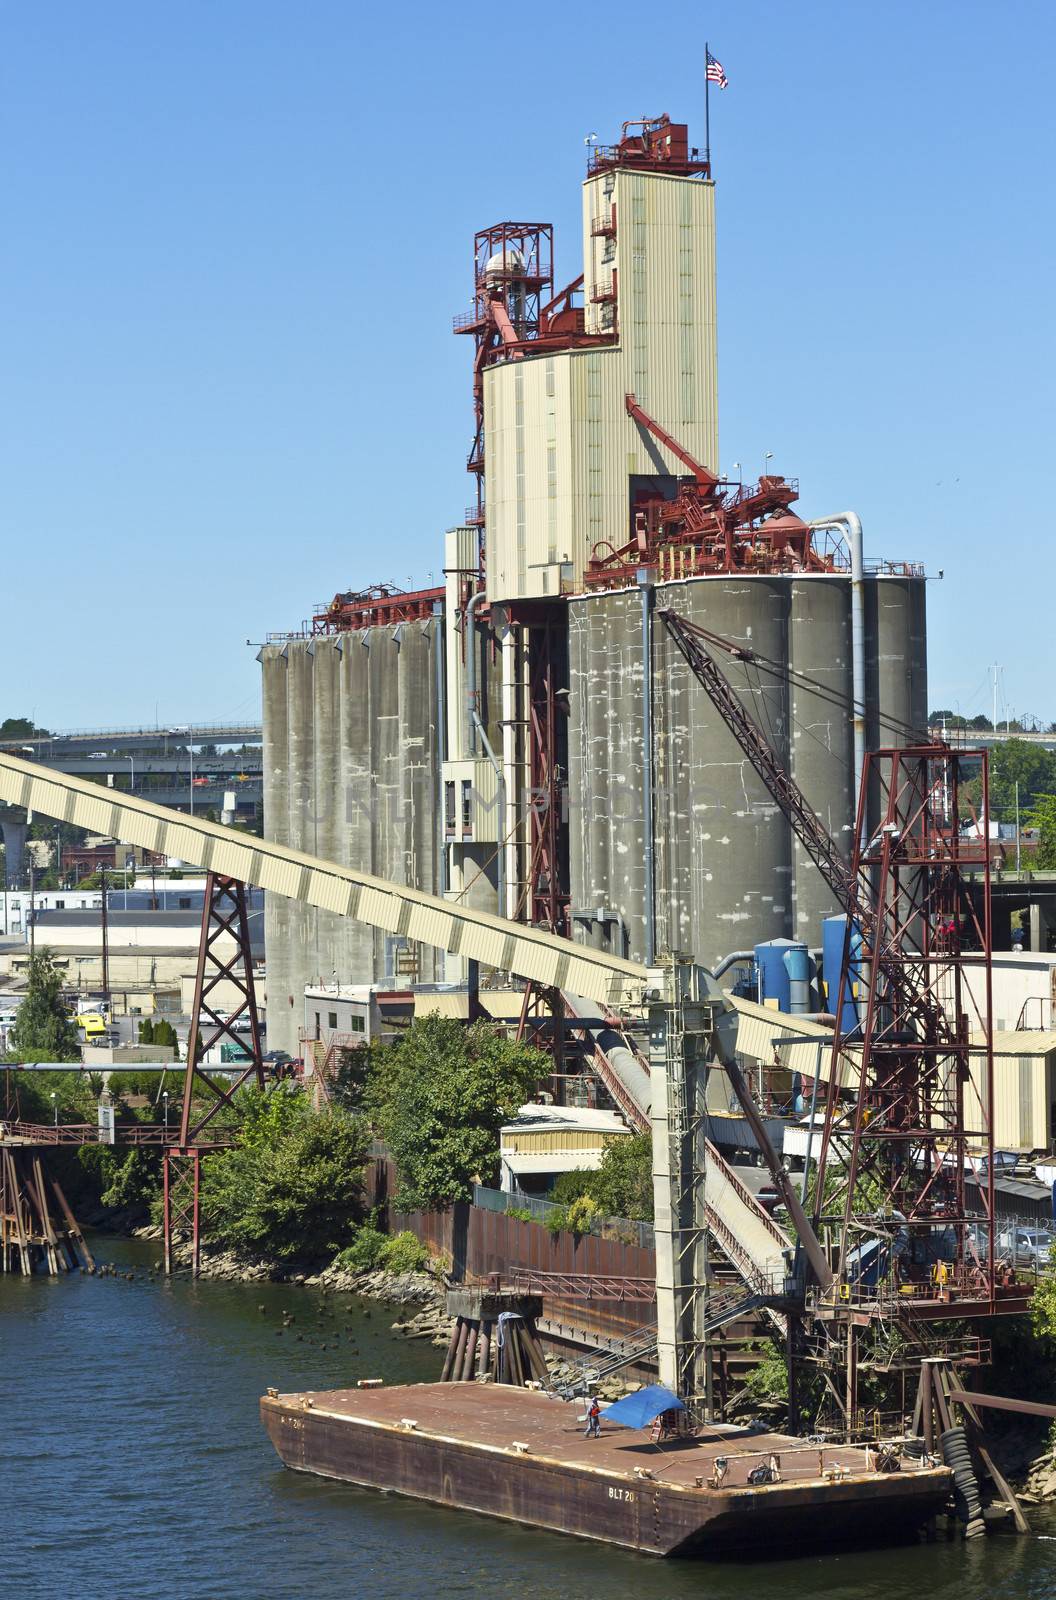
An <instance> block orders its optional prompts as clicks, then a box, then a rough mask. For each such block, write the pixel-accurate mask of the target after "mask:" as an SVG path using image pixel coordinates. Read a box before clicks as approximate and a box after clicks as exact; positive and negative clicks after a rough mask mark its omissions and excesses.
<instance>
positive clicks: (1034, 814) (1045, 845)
mask: <svg viewBox="0 0 1056 1600" xmlns="http://www.w3.org/2000/svg"><path fill="white" fill-rule="evenodd" d="M1023 820H1024V821H1025V823H1026V826H1027V827H1028V828H1037V830H1038V848H1037V853H1036V854H1035V857H1034V865H1035V866H1036V867H1038V868H1040V869H1041V870H1042V871H1043V872H1048V871H1051V870H1052V869H1053V868H1056V794H1042V795H1039V796H1038V798H1037V800H1036V801H1035V803H1034V805H1033V806H1032V807H1031V808H1030V810H1029V811H1028V813H1027V815H1026V817H1025V818H1024V819H1023Z"/></svg>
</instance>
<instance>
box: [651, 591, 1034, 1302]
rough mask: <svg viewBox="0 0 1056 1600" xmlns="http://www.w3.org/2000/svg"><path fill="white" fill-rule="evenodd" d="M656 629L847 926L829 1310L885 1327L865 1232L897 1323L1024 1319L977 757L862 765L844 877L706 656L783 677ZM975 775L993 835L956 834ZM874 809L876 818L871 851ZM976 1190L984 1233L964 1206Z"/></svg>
mask: <svg viewBox="0 0 1056 1600" xmlns="http://www.w3.org/2000/svg"><path fill="white" fill-rule="evenodd" d="M660 617H661V619H662V620H663V622H664V624H665V626H666V628H667V631H668V633H669V634H670V636H671V638H672V639H673V640H674V642H675V644H676V645H677V646H678V649H679V651H680V652H681V654H682V656H683V657H684V658H685V660H686V662H687V664H688V666H689V668H690V670H691V671H692V673H693V674H694V676H695V677H696V678H697V680H698V681H699V682H700V683H701V684H702V686H703V687H704V688H705V690H706V691H707V693H708V695H709V697H710V699H711V701H712V704H713V705H714V706H715V709H716V710H717V711H718V713H719V715H720V716H721V718H722V720H723V721H724V723H725V724H726V726H727V728H728V729H729V730H730V732H731V733H732V735H733V737H734V738H735V739H736V741H737V743H738V745H739V746H740V748H741V750H742V751H743V752H744V754H745V756H746V758H747V759H748V761H749V762H750V763H751V765H752V767H753V769H754V770H755V772H756V773H757V774H758V776H759V778H760V779H761V780H762V782H763V783H764V785H765V786H766V788H767V790H768V791H769V793H770V794H771V795H772V796H773V798H774V800H775V802H776V804H777V805H778V807H779V809H780V810H781V812H782V813H783V815H784V816H785V818H786V819H787V821H788V823H789V825H790V826H791V828H792V830H793V832H794V834H795V836H796V838H797V839H798V840H799V842H800V844H801V845H802V846H803V848H804V849H805V850H806V852H807V854H808V855H809V856H810V858H811V860H812V861H813V862H814V864H815V866H816V867H817V869H818V871H819V872H820V873H821V875H822V878H823V879H824V881H825V883H826V884H827V885H828V887H829V889H830V890H831V892H832V894H833V897H834V899H835V901H836V904H837V906H838V907H839V909H840V910H842V911H843V912H844V913H845V915H846V918H847V931H846V935H845V941H844V957H843V970H842V972H841V975H840V986H839V994H840V996H841V1001H840V1003H838V1004H837V1006H836V1008H835V1009H836V1011H837V1014H838V1018H839V1020H838V1023H837V1027H836V1031H835V1035H834V1039H833V1048H832V1056H831V1060H830V1065H829V1070H828V1079H827V1083H826V1086H825V1101H824V1108H825V1109H824V1125H823V1129H822V1135H821V1148H820V1154H819V1162H818V1175H817V1181H816V1185H815V1205H814V1218H813V1221H814V1225H815V1228H817V1227H818V1226H819V1225H820V1223H821V1220H822V1217H823V1215H824V1214H825V1213H826V1212H828V1213H831V1212H832V1210H833V1209H834V1208H835V1207H836V1206H837V1205H838V1206H839V1208H840V1210H841V1211H842V1216H841V1217H840V1220H839V1226H838V1249H837V1258H836V1284H835V1287H834V1290H833V1291H832V1293H833V1294H834V1295H835V1296H837V1297H838V1298H839V1299H840V1300H842V1302H843V1306H844V1307H845V1308H847V1309H849V1308H850V1307H851V1306H852V1305H853V1306H856V1307H859V1306H860V1304H861V1302H862V1301H864V1300H868V1301H869V1303H870V1305H871V1306H873V1307H874V1308H875V1309H876V1310H877V1311H878V1313H879V1312H882V1311H884V1310H885V1309H889V1306H887V1307H885V1306H884V1305H883V1298H884V1297H883V1295H882V1294H881V1293H880V1291H879V1286H878V1282H877V1281H876V1280H878V1279H879V1277H880V1276H881V1275H880V1274H879V1273H878V1272H877V1271H875V1270H872V1271H871V1272H870V1273H869V1274H865V1273H864V1272H863V1271H862V1261H863V1259H864V1258H863V1245H862V1240H863V1233H862V1227H863V1223H864V1224H865V1226H866V1228H868V1226H869V1223H868V1221H867V1220H866V1219H867V1218H868V1217H869V1216H870V1215H871V1216H872V1218H873V1222H874V1225H875V1228H876V1231H877V1233H878V1234H879V1235H880V1236H881V1237H883V1238H884V1240H885V1244H884V1249H885V1251H886V1254H887V1258H888V1260H887V1264H888V1266H890V1265H891V1263H892V1261H893V1262H894V1264H895V1265H896V1266H897V1271H894V1272H890V1271H885V1272H884V1274H883V1277H884V1281H885V1283H886V1285H887V1290H888V1292H889V1293H890V1292H892V1291H893V1290H894V1289H895V1288H896V1286H897V1290H898V1293H899V1296H900V1298H899V1301H898V1305H899V1309H900V1310H902V1311H905V1310H907V1309H908V1310H912V1311H914V1312H916V1313H917V1314H919V1315H922V1316H932V1317H936V1316H946V1317H949V1316H951V1315H960V1316H967V1315H986V1314H988V1313H990V1314H992V1313H993V1312H994V1311H997V1310H1004V1309H1008V1310H1016V1311H1019V1310H1022V1309H1023V1304H1024V1290H1023V1287H1022V1286H1021V1285H1015V1284H1014V1283H1001V1282H999V1278H1000V1276H1001V1274H1000V1272H999V1268H998V1264H997V1262H996V1259H995V1250H994V1237H993V1233H994V1230H993V1217H994V1189H993V1159H992V1158H993V1127H992V1122H991V1118H990V1114H989V1108H990V1107H991V1106H992V1105H993V1103H994V1101H993V1049H992V1035H991V1023H990V1016H991V1010H992V1008H991V1005H990V948H991V947H990V881H989V851H988V848H987V839H986V828H985V820H986V818H987V817H988V815H989V804H988V794H987V767H986V754H985V752H983V751H979V752H961V753H958V754H957V755H955V754H954V753H953V752H952V751H951V750H950V749H949V747H948V746H946V745H928V744H920V743H916V742H914V743H911V744H910V745H907V746H906V747H904V748H898V749H887V750H881V751H877V752H875V753H873V754H871V755H869V756H868V757H867V760H866V768H865V771H864V773H863V780H862V784H861V791H860V794H859V797H858V815H857V822H856V830H855V845H854V850H853V853H852V856H851V859H850V861H848V860H846V859H845V857H844V856H843V854H842V853H841V851H840V850H839V848H838V847H837V845H836V844H835V842H834V841H833V839H832V838H831V837H830V835H829V834H828V832H827V830H826V829H825V828H824V827H823V826H822V824H821V822H820V821H819V819H818V816H817V814H816V812H815V810H814V808H813V807H812V806H811V804H810V802H809V801H808V799H807V798H806V796H805V795H804V794H803V792H802V790H801V789H800V788H799V786H798V785H797V784H796V782H795V780H794V779H793V778H792V776H791V775H790V774H789V773H788V772H787V771H786V770H785V769H784V767H783V766H782V764H781V762H780V761H779V760H778V758H777V756H776V755H775V753H774V751H773V749H772V748H771V746H770V744H769V743H768V741H767V739H766V738H765V736H764V735H763V733H762V731H761V729H760V728H759V726H758V724H757V723H756V722H755V721H754V719H753V718H752V716H751V715H750V714H749V712H748V711H747V710H746V709H745V707H744V706H743V705H742V703H741V701H740V700H739V699H738V697H737V695H736V694H735V693H734V691H733V689H732V688H731V686H730V684H729V682H728V681H727V679H726V677H725V675H724V673H723V672H722V670H721V669H720V667H719V666H718V663H717V662H716V660H715V657H714V655H713V654H712V653H711V651H712V650H718V651H722V652H724V653H725V654H726V655H728V656H730V657H731V658H733V659H735V660H740V661H743V662H746V663H755V664H757V665H760V666H763V667H765V668H767V669H772V670H778V669H777V668H776V666H775V664H774V663H768V662H766V661H765V660H764V658H762V657H760V656H758V655H757V654H756V653H755V652H754V651H752V650H750V649H748V648H745V647H742V646H739V645H736V644H734V643H732V642H730V641H728V640H725V639H722V638H720V637H719V636H718V635H716V634H712V633H709V632H708V631H707V630H706V629H703V628H700V627H698V626H696V625H695V624H693V623H691V622H689V621H687V619H686V618H684V617H681V616H679V615H678V614H677V613H676V612H674V611H671V610H665V611H661V612H660ZM709 647H710V648H709ZM969 758H971V759H974V760H976V761H977V762H978V766H979V771H980V776H981V797H980V798H981V806H980V808H979V810H980V814H981V816H982V817H983V819H984V827H983V828H982V829H981V830H979V829H977V830H976V833H975V834H971V833H965V832H964V831H963V830H962V826H961V799H960V790H961V788H962V786H963V781H962V780H963V773H964V763H965V760H966V759H969ZM870 793H874V794H876V795H877V796H878V797H879V803H880V806H881V812H882V814H881V815H880V817H879V819H878V821H877V825H876V826H875V827H874V828H873V829H872V831H871V833H870V832H869V831H868V829H867V816H868V797H869V795H870ZM970 869H976V870H977V871H978V872H979V873H980V874H981V877H982V889H983V894H982V907H983V909H982V913H981V915H980V914H979V913H977V912H976V910H975V909H974V907H973V902H972V899H971V897H970V894H969V886H968V881H967V873H968V871H969V870H970ZM859 940H860V949H859V948H856V944H857V942H858V941H859ZM971 963H975V964H976V965H978V966H979V967H981V968H982V969H983V1003H982V1005H981V1006H980V1005H978V1004H977V1005H976V1019H977V1024H978V1026H977V1030H976V1033H975V1037H974V1038H973V1037H972V1035H971V1033H970V1031H969V1026H968V1011H969V1004H970V1002H969V997H968V993H967V989H966V986H965V984H964V981H963V971H964V968H965V967H966V966H967V965H969V964H971ZM852 983H855V984H857V986H858V987H859V1003H858V1011H857V1016H856V1019H855V1021H854V1022H853V1023H852V1024H851V1025H850V1026H844V1025H843V1020H842V1019H843V1012H844V1006H843V1003H842V997H843V996H844V995H845V994H847V993H848V992H849V989H850V986H851V984H852ZM973 1065H974V1066H975V1068H976V1070H975V1072H974V1074H973V1070H972V1068H973ZM834 1168H842V1171H838V1172H834V1171H833V1169H834ZM973 1175H974V1178H975V1182H976V1186H977V1190H978V1193H979V1197H980V1203H981V1205H982V1216H981V1217H978V1216H973V1215H972V1214H971V1212H970V1210H969V1206H968V1202H967V1199H966V1184H967V1182H968V1181H969V1180H970V1178H971V1177H972V1176H973ZM827 1180H828V1181H827ZM866 1276H868V1277H870V1278H871V1279H872V1280H873V1281H871V1282H869V1284H868V1286H866V1283H865V1281H864V1279H865V1278H866Z"/></svg>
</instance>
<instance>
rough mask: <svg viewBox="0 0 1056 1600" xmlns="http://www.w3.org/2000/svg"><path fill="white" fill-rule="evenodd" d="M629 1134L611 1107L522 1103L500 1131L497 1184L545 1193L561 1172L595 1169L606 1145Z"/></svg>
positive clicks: (508, 1190)
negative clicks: (607, 1108) (605, 1109)
mask: <svg viewBox="0 0 1056 1600" xmlns="http://www.w3.org/2000/svg"><path fill="white" fill-rule="evenodd" d="M630 1137H631V1130H630V1129H629V1128H628V1126H627V1124H626V1123H625V1122H624V1120H623V1118H622V1117H621V1116H620V1115H619V1114H618V1113H617V1112H615V1111H597V1110H591V1109H590V1108H588V1107H586V1106H549V1105H542V1106H541V1105H526V1106H522V1107H521V1109H520V1111H518V1113H517V1115H516V1117H515V1118H514V1120H513V1121H512V1122H507V1123H506V1124H505V1126H504V1127H502V1128H501V1129H500V1130H499V1159H500V1170H501V1177H500V1179H499V1184H500V1186H501V1188H502V1189H503V1190H504V1191H505V1192H506V1193H507V1194H513V1193H515V1192H516V1191H517V1190H522V1191H524V1192H525V1193H531V1194H544V1193H545V1192H546V1190H547V1189H549V1188H550V1187H551V1185H552V1184H553V1182H554V1179H555V1178H558V1177H560V1175H561V1173H562V1172H596V1171H597V1169H598V1168H599V1167H600V1166H601V1161H602V1157H603V1156H604V1154H605V1151H606V1149H607V1148H608V1146H609V1145H610V1144H613V1143H614V1142H615V1141H616V1140H618V1139H629V1138H630Z"/></svg>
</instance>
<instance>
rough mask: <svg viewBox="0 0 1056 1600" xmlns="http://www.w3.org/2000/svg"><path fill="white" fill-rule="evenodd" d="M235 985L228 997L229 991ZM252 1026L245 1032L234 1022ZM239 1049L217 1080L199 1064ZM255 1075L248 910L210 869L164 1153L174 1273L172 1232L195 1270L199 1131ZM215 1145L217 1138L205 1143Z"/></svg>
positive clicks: (166, 1226) (258, 1070) (238, 889)
mask: <svg viewBox="0 0 1056 1600" xmlns="http://www.w3.org/2000/svg"><path fill="white" fill-rule="evenodd" d="M232 991H233V995H232ZM243 1020H245V1021H246V1022H248V1024H249V1032H248V1035H247V1033H246V1031H245V1029H244V1028H236V1023H239V1022H242V1021H243ZM225 1040H226V1042H227V1043H229V1044H231V1045H233V1046H235V1047H236V1050H237V1058H236V1059H237V1060H238V1062H239V1067H238V1070H237V1071H236V1072H235V1075H234V1077H233V1078H230V1079H227V1080H221V1079H219V1078H218V1077H217V1076H215V1075H214V1073H213V1072H211V1071H210V1072H207V1071H206V1070H205V1068H204V1067H203V1066H202V1061H203V1060H204V1058H205V1056H206V1054H207V1052H208V1051H209V1050H211V1049H212V1048H213V1046H214V1045H216V1044H221V1043H222V1042H224V1041H225ZM250 1078H253V1079H255V1081H256V1084H257V1087H258V1088H259V1089H263V1088H264V1059H263V1052H262V1046H261V1039H260V1020H259V1017H258V1013H257V999H256V991H255V988H254V984H253V954H252V948H251V945H250V938H249V919H248V916H247V914H246V890H245V885H244V884H242V883H240V882H239V881H238V880H237V879H236V878H225V877H222V876H221V875H220V874H218V873H212V872H211V873H210V874H209V876H208V877H207V879H206V884H205V902H204V905H203V907H202V933H201V939H200V941H199V945H198V967H197V971H196V973H195V980H194V1003H193V1005H192V1007H191V1026H190V1030H189V1032H188V1035H187V1064H186V1067H185V1069H184V1076H183V1105H182V1108H181V1112H180V1131H179V1137H178V1140H177V1142H176V1144H175V1145H174V1146H173V1147H172V1148H170V1149H167V1150H166V1151H165V1156H164V1169H163V1181H164V1202H163V1226H162V1236H163V1240H164V1246H165V1271H166V1272H171V1271H172V1259H173V1241H174V1238H175V1235H176V1234H177V1233H185V1234H188V1235H189V1237H190V1241H191V1253H192V1272H193V1274H194V1276H195V1277H197V1276H198V1267H199V1254H200V1245H201V1237H200V1235H201V1228H200V1214H199V1187H200V1179H201V1155H200V1150H199V1145H200V1144H201V1143H202V1134H203V1132H204V1130H205V1129H206V1128H207V1127H208V1126H209V1124H210V1123H211V1122H212V1121H213V1119H214V1118H215V1117H216V1116H217V1115H218V1114H219V1113H220V1112H221V1111H225V1110H226V1111H228V1112H230V1110H231V1106H232V1101H233V1100H234V1097H235V1095H236V1093H237V1092H238V1090H239V1089H240V1088H241V1087H242V1085H243V1084H244V1083H246V1082H247V1080H248V1079H250ZM209 1142H210V1143H211V1144H215V1140H210V1141H209Z"/></svg>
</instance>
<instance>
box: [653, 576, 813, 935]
mask: <svg viewBox="0 0 1056 1600" xmlns="http://www.w3.org/2000/svg"><path fill="white" fill-rule="evenodd" d="M789 598H790V588H789V585H788V583H787V582H785V581H783V580H782V579H780V578H762V577H753V578H707V579H703V580H701V581H699V582H687V583H672V584H663V585H660V586H659V587H658V589H657V591H656V607H657V610H658V611H659V610H663V609H665V608H670V609H671V610H674V611H676V612H678V613H679V614H680V615H681V616H683V617H686V618H687V619H688V620H689V621H690V622H693V623H696V624H697V625H698V626H701V627H704V628H707V629H708V630H709V631H711V632H713V633H716V634H719V635H720V636H721V637H722V638H724V639H729V640H731V641H732V642H734V643H736V644H739V645H747V646H749V647H750V648H751V649H753V650H757V651H758V652H759V654H760V655H762V656H766V657H769V658H770V659H771V660H777V661H781V660H783V659H785V658H786V657H787V654H788V607H789ZM716 660H717V664H718V666H719V668H720V670H721V671H722V672H723V673H724V674H725V675H726V676H727V677H728V680H729V683H730V685H731V688H732V689H733V691H734V693H735V694H736V695H737V696H738V698H740V699H741V700H742V702H743V703H744V704H745V705H746V706H747V708H748V709H749V711H750V712H751V714H752V716H753V717H754V718H755V720H756V721H757V722H758V723H759V725H760V727H761V728H762V729H763V730H764V731H765V734H766V737H767V740H768V742H769V743H770V745H771V748H772V749H773V750H774V751H775V753H776V755H777V758H778V760H779V761H780V762H781V763H782V764H783V765H786V766H787V763H788V759H789V751H788V686H787V683H784V682H782V681H781V680H780V679H777V678H775V677H773V676H772V675H770V674H766V673H761V672H757V671H755V670H754V669H749V670H748V671H747V672H746V671H745V668H744V666H743V665H742V664H740V663H737V662H735V661H734V660H733V659H732V658H730V657H728V656H726V655H725V654H723V653H721V652H720V653H718V654H717V656H716ZM653 663H654V699H653V708H654V719H653V720H654V729H655V768H654V786H655V803H654V816H655V833H656V893H657V908H656V927H657V949H658V950H664V949H667V950H672V951H686V952H692V953H693V955H694V957H695V959H696V960H698V961H701V962H702V963H703V964H704V965H705V966H707V965H710V964H711V963H713V962H714V961H715V960H716V959H718V958H719V957H720V956H722V955H724V954H725V952H726V951H727V950H729V949H730V948H731V947H732V946H737V945H744V944H746V943H748V942H749V941H750V940H755V941H758V939H759V937H760V936H763V937H764V938H779V937H784V936H787V935H788V934H789V933H790V932H791V931H792V929H791V918H792V841H791V835H790V832H789V828H788V824H787V822H786V821H785V819H784V817H783V816H782V814H781V812H780V810H779V809H778V807H777V805H776V803H775V801H774V799H773V796H772V795H771V794H770V792H769V790H768V789H767V787H766V785H765V784H764V783H763V781H762V779H761V778H759V777H757V775H756V773H755V770H754V768H753V767H752V766H751V764H750V762H749V761H748V758H747V757H746V756H745V754H744V752H743V750H742V749H741V747H740V745H739V744H738V743H737V740H736V739H735V738H734V736H733V734H732V733H730V731H729V729H728V728H727V727H726V724H725V723H724V722H723V720H722V718H721V717H720V715H719V713H718V711H717V710H716V708H715V706H714V705H713V703H712V701H711V699H710V697H709V695H708V693H707V691H706V690H705V689H704V688H703V687H702V685H701V684H700V683H699V682H698V681H697V679H696V677H695V676H694V674H693V673H692V672H691V671H690V668H689V666H688V665H687V663H686V661H685V659H684V657H683V656H682V653H681V651H680V650H679V648H678V646H677V645H676V644H675V642H674V640H673V639H672V637H671V635H670V634H669V633H668V631H667V629H666V627H665V626H664V624H663V622H662V620H661V619H660V618H657V620H656V622H655V625H654V630H653ZM746 936H747V937H746Z"/></svg>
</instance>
